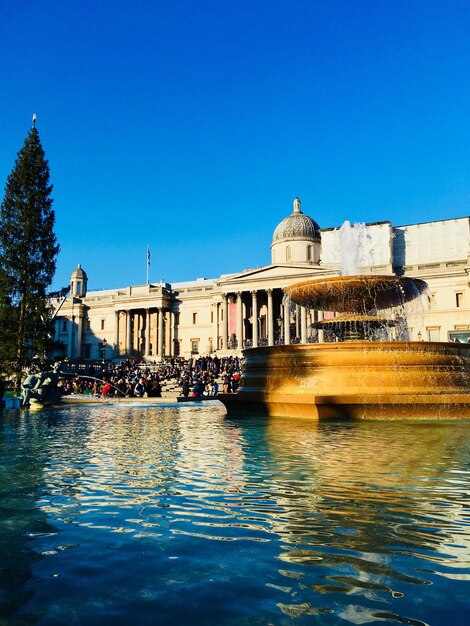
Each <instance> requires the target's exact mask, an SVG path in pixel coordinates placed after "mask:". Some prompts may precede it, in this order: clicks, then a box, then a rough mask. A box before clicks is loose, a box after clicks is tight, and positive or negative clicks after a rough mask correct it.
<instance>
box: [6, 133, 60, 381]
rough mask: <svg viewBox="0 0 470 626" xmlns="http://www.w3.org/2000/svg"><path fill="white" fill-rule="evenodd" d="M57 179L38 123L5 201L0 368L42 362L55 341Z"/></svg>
mask: <svg viewBox="0 0 470 626" xmlns="http://www.w3.org/2000/svg"><path fill="white" fill-rule="evenodd" d="M51 192H52V185H51V184H50V182H49V165H48V162H47V160H46V158H45V154H44V150H43V147H42V145H41V141H40V138H39V133H38V130H37V128H36V126H35V124H34V123H33V126H32V128H31V130H30V131H29V133H28V135H27V136H26V139H25V142H24V144H23V147H22V148H21V150H20V151H19V153H18V157H17V159H16V162H15V166H14V168H13V170H12V172H11V173H10V175H9V176H8V179H7V183H6V186H5V196H4V198H3V202H2V205H1V207H0V372H1V371H3V372H7V373H15V375H16V380H17V382H19V381H20V380H21V376H22V373H23V372H24V370H25V369H27V368H28V367H29V366H31V364H32V362H33V360H34V359H37V361H38V365H42V364H43V362H44V360H45V357H46V355H47V352H48V349H49V348H50V345H51V316H50V311H49V309H48V304H47V298H46V295H47V289H48V287H49V285H50V284H51V282H52V279H53V277H54V273H55V268H56V258H57V254H58V252H59V245H58V244H57V240H56V237H55V234H54V222H55V213H54V211H53V210H52V203H53V200H52V198H51Z"/></svg>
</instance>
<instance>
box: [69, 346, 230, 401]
mask: <svg viewBox="0 0 470 626" xmlns="http://www.w3.org/2000/svg"><path fill="white" fill-rule="evenodd" d="M240 374H241V359H240V358H239V357H236V356H229V357H222V358H219V357H217V356H201V357H198V358H196V359H194V358H191V359H189V360H187V361H185V360H184V359H178V358H174V359H171V360H169V361H168V362H165V363H160V364H156V363H155V364H149V363H147V362H145V361H140V362H139V361H135V360H133V359H126V360H124V361H121V362H119V363H108V364H106V367H101V368H99V367H96V366H95V368H94V369H93V368H92V369H91V371H90V369H88V371H87V373H86V374H85V373H82V372H81V373H74V372H70V373H69V374H68V375H67V374H66V375H65V376H64V377H63V378H62V379H61V380H60V382H59V388H60V392H61V394H62V395H70V394H84V395H92V396H101V397H103V398H113V397H149V398H160V397H162V392H163V390H164V389H166V390H169V391H171V392H173V393H176V394H177V395H183V396H185V397H190V396H193V397H201V396H217V395H218V393H219V387H220V384H222V386H223V391H224V393H232V392H234V391H236V390H237V389H238V386H239V381H240Z"/></svg>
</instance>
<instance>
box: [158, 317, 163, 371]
mask: <svg viewBox="0 0 470 626" xmlns="http://www.w3.org/2000/svg"><path fill="white" fill-rule="evenodd" d="M158 357H159V359H160V361H163V308H160V309H158Z"/></svg>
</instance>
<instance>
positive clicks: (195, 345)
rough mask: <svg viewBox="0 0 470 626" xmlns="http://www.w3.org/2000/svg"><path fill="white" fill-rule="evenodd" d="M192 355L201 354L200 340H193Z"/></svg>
mask: <svg viewBox="0 0 470 626" xmlns="http://www.w3.org/2000/svg"><path fill="white" fill-rule="evenodd" d="M191 354H199V339H191Z"/></svg>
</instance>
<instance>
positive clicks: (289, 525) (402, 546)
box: [266, 419, 470, 593]
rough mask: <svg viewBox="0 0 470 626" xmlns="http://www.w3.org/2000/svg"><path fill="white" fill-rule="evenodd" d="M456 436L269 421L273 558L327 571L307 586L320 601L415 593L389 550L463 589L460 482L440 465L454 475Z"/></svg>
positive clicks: (404, 428) (466, 545) (469, 548)
mask: <svg viewBox="0 0 470 626" xmlns="http://www.w3.org/2000/svg"><path fill="white" fill-rule="evenodd" d="M454 426H455V427H454ZM464 428H465V426H464V425H459V424H453V425H452V427H443V426H441V425H439V424H436V423H435V422H433V423H430V424H429V426H428V425H424V424H423V425H420V426H419V429H418V430H417V427H416V424H408V425H404V424H400V426H399V427H397V424H382V423H380V424H379V423H373V424H372V423H371V424H369V423H368V424H362V423H360V424H358V423H354V424H340V425H337V426H332V425H325V424H321V423H312V422H310V421H309V422H295V424H294V423H293V421H292V420H282V419H273V420H269V422H268V423H267V425H266V440H267V444H268V446H269V450H270V453H271V455H272V458H273V463H274V464H275V465H276V466H278V467H282V468H283V472H282V475H278V484H277V488H278V489H277V492H278V495H277V496H276V498H275V500H276V503H277V504H278V505H279V506H280V508H281V509H282V510H281V511H280V512H279V515H278V516H277V517H276V519H274V520H273V530H274V531H275V532H277V533H278V534H279V535H280V536H281V537H282V539H283V542H284V550H283V552H282V553H281V554H280V555H279V558H280V559H281V560H282V561H284V562H285V563H289V564H291V565H296V564H297V565H299V564H302V565H311V566H315V567H316V568H317V569H318V568H320V569H321V568H322V567H325V566H327V567H328V568H329V570H330V574H329V575H328V578H327V580H323V578H324V577H323V576H320V578H321V579H322V580H321V581H320V582H317V583H316V584H317V586H318V590H319V591H322V592H327V591H343V592H348V588H350V589H351V590H353V589H354V588H355V587H356V588H360V587H361V584H360V583H361V581H362V582H363V584H364V588H367V585H368V584H369V583H368V581H369V582H370V581H371V580H374V581H375V583H374V584H378V581H380V580H385V579H388V580H390V578H392V579H397V580H402V581H405V582H406V581H408V582H412V583H413V582H416V583H418V584H422V583H421V582H420V578H421V576H420V575H418V574H417V575H416V576H415V580H413V576H412V575H411V574H409V575H405V574H403V573H399V572H396V571H394V570H393V569H392V563H393V562H394V559H395V558H396V551H397V550H398V551H399V553H400V554H403V555H408V556H410V557H411V558H415V557H419V558H423V559H425V560H426V562H427V563H428V568H429V570H430V571H432V563H433V561H434V562H435V563H439V564H440V567H439V572H440V575H445V576H446V577H448V578H452V579H458V580H468V579H469V577H468V574H467V570H468V565H469V562H470V542H469V540H468V537H465V536H464V532H465V531H464V530H463V528H464V526H465V515H466V513H465V507H466V506H468V496H467V494H466V483H465V481H466V480H467V477H466V476H462V475H460V474H461V473H460V472H458V473H457V474H455V473H454V472H453V470H452V467H453V462H452V461H450V460H449V459H454V460H455V467H460V468H461V467H462V464H461V461H460V460H459V459H460V456H461V455H462V454H463V453H466V450H465V443H464V441H465V437H464V436H463V435H464V433H465V431H464ZM379 442H380V445H378V443H379ZM300 460H301V461H300ZM299 467H300V468H303V471H304V474H303V475H299V473H298V472H299ZM467 482H468V481H467ZM444 563H445V565H446V573H445V574H442V564H444ZM332 567H337V568H338V574H337V575H335V574H332V573H331V568H332ZM393 567H394V566H393ZM348 568H349V569H348ZM345 571H349V574H345ZM370 584H372V583H370ZM380 584H382V585H384V584H385V583H380ZM388 584H390V583H388ZM370 588H371V589H373V588H374V587H373V586H371V587H370ZM375 588H376V589H379V587H375ZM383 589H384V590H386V591H387V590H388V591H389V592H390V593H392V592H393V590H392V589H389V588H388V586H387V585H385V586H384V587H383Z"/></svg>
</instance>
